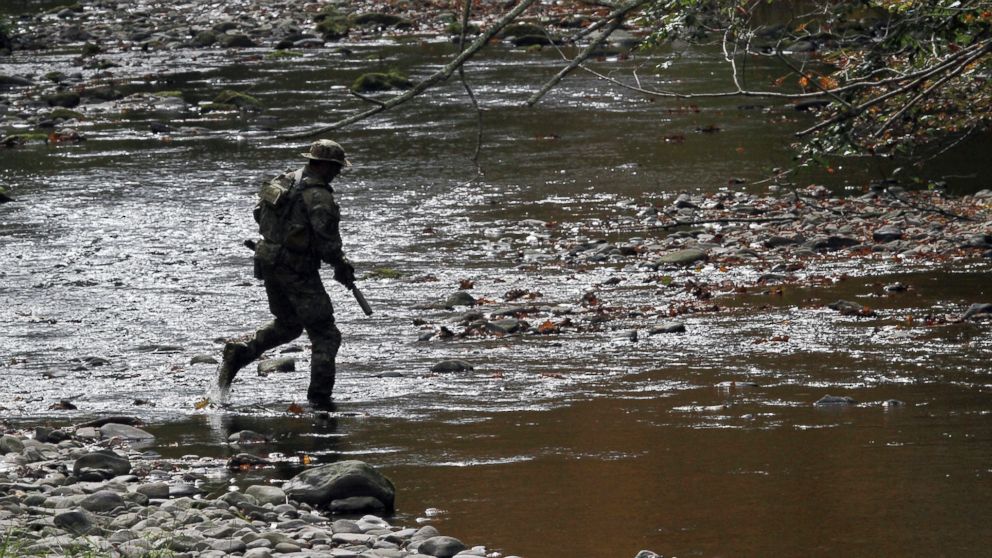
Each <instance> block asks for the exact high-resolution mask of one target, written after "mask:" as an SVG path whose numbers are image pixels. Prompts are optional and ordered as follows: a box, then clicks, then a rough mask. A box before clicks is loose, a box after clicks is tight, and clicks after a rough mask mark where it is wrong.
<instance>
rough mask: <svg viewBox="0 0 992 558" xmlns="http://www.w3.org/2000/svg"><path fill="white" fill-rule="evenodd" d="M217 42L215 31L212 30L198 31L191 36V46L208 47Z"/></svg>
mask: <svg viewBox="0 0 992 558" xmlns="http://www.w3.org/2000/svg"><path fill="white" fill-rule="evenodd" d="M216 42H217V33H214V32H213V31H200V32H199V33H197V34H196V37H193V46H195V47H200V48H203V47H208V46H210V45H212V44H214V43H216Z"/></svg>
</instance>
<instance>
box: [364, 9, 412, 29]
mask: <svg viewBox="0 0 992 558" xmlns="http://www.w3.org/2000/svg"><path fill="white" fill-rule="evenodd" d="M354 21H355V25H359V26H361V27H382V28H389V27H393V28H396V29H409V28H411V27H413V22H412V21H410V20H409V19H407V18H405V17H401V16H398V15H393V14H384V13H378V12H373V13H369V14H362V15H360V16H355V19H354Z"/></svg>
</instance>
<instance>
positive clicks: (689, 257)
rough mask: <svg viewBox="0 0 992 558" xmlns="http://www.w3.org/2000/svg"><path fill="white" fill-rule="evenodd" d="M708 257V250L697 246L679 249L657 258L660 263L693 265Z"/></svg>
mask: <svg viewBox="0 0 992 558" xmlns="http://www.w3.org/2000/svg"><path fill="white" fill-rule="evenodd" d="M706 259H708V256H707V255H706V252H704V251H703V250H699V249H696V248H689V249H686V250H678V251H676V252H671V253H668V254H665V255H664V256H661V257H660V258H658V260H657V262H656V263H657V264H658V265H683V266H684V265H691V264H694V263H696V262H700V261H705V260H706Z"/></svg>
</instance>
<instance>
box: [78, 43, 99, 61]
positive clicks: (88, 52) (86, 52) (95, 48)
mask: <svg viewBox="0 0 992 558" xmlns="http://www.w3.org/2000/svg"><path fill="white" fill-rule="evenodd" d="M102 52H103V49H102V48H100V45H95V44H93V43H89V42H87V43H86V44H84V45H83V52H82V55H83V58H90V57H93V56H96V55H97V54H100V53H102Z"/></svg>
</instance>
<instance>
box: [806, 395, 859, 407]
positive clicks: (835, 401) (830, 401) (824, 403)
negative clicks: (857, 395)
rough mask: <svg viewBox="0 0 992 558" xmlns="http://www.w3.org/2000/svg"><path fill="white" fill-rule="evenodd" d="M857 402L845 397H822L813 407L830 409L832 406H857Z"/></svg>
mask: <svg viewBox="0 0 992 558" xmlns="http://www.w3.org/2000/svg"><path fill="white" fill-rule="evenodd" d="M857 404H858V402H857V401H855V400H854V398H852V397H848V396H846V395H824V396H823V397H821V398H819V399H817V400H816V402H815V403H813V406H814V407H830V406H833V405H857Z"/></svg>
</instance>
